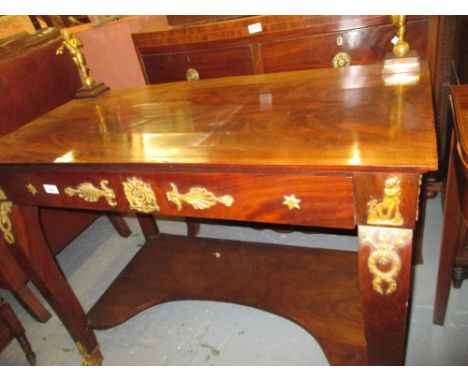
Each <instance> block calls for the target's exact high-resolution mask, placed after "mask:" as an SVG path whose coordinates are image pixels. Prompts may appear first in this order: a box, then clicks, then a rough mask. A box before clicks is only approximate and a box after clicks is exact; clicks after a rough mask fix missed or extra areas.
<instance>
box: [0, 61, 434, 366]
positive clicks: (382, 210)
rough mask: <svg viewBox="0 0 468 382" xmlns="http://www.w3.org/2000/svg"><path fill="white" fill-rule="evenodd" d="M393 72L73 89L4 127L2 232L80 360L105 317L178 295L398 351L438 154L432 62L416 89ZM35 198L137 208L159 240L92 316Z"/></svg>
mask: <svg viewBox="0 0 468 382" xmlns="http://www.w3.org/2000/svg"><path fill="white" fill-rule="evenodd" d="M381 72H382V66H381V65H368V66H352V67H349V68H344V69H342V70H336V69H318V70H309V71H297V72H285V73H271V74H264V75H253V76H240V77H231V78H222V79H212V80H205V81H195V82H176V83H169V84H161V85H153V86H145V87H141V88H133V89H126V90H121V91H110V92H108V93H107V94H105V95H104V96H103V97H100V98H99V99H97V100H91V101H83V100H74V101H71V102H69V103H67V104H65V105H63V106H61V107H59V108H57V109H55V110H54V111H53V112H51V113H48V114H47V115H45V116H43V117H41V118H39V119H37V120H35V121H34V122H31V123H30V124H28V125H26V126H25V127H23V128H21V129H19V130H17V131H15V132H14V133H12V134H10V135H8V136H5V137H3V138H2V139H0V187H1V189H2V191H3V193H4V198H3V201H2V202H1V205H2V207H3V211H4V213H3V216H4V219H5V222H6V225H5V224H4V226H3V229H2V235H0V239H3V241H4V242H5V246H7V247H8V248H9V249H10V250H11V251H12V252H13V253H14V254H15V256H17V257H18V258H20V259H22V260H23V261H24V262H25V263H28V264H29V266H30V267H31V270H32V272H33V274H34V277H33V281H34V282H35V284H36V285H37V286H38V288H39V289H40V290H41V291H42V292H43V294H44V296H47V299H48V301H49V303H50V304H51V306H52V307H53V308H54V309H55V310H56V312H57V314H58V315H59V317H60V318H61V320H62V321H63V323H64V324H65V326H66V327H67V329H68V331H69V333H70V335H71V336H72V337H73V339H74V340H75V341H76V342H77V346H78V348H79V349H80V351H81V352H82V355H83V358H84V363H85V364H89V363H94V364H96V363H99V362H100V361H101V360H102V358H101V354H100V350H99V346H98V344H97V341H96V338H95V336H94V333H93V330H92V329H93V328H108V327H111V326H115V325H118V324H119V323H121V322H123V321H125V320H126V319H127V318H129V317H131V316H133V315H135V314H137V313H138V312H140V311H142V310H143V309H146V308H148V307H150V306H153V305H156V304H158V303H162V302H165V301H170V300H180V299H213V300H218V301H233V302H236V303H242V304H247V305H251V306H256V307H258V308H261V309H265V310H269V311H272V312H275V313H277V314H279V315H283V316H285V317H286V318H289V319H291V320H293V321H295V322H297V323H299V324H300V325H302V326H303V327H304V328H305V329H306V330H308V331H309V332H310V333H311V334H312V335H313V336H314V337H315V338H316V339H317V340H318V342H319V343H320V344H321V346H322V348H323V350H324V352H325V354H326V356H327V358H328V360H329V361H330V363H331V364H371V365H377V364H403V363H404V356H405V338H406V334H405V333H406V320H407V305H408V296H409V292H410V278H411V252H412V248H411V247H412V234H413V230H414V228H415V225H416V221H417V218H418V194H419V190H420V182H421V176H422V174H424V173H425V172H427V171H431V170H435V169H436V168H437V150H436V143H435V130H434V125H433V114H432V101H431V87H430V77H429V70H428V67H427V65H426V64H424V65H423V68H422V71H421V73H420V74H419V75H416V76H413V77H411V76H410V77H409V79H411V82H410V83H406V84H403V83H400V82H395V80H396V79H397V78H399V77H396V78H395V77H390V78H383V77H382V74H381ZM405 78H406V79H407V80H408V77H407V76H406V77H405ZM392 80H393V81H392ZM82 137H87V139H82ZM33 142H34V144H32V143H33ZM51 142H52V143H53V144H51ZM410 147H411V149H409V148H410ZM62 158H67V161H62V160H61V159H62ZM91 195H93V196H94V198H93V199H92V200H91V198H90V196H91ZM40 206H48V207H60V208H70V209H86V210H98V211H120V212H126V211H136V212H137V213H138V214H139V216H140V220H141V221H142V222H143V224H142V226H143V227H144V230H145V236H146V239H147V241H146V244H145V245H144V246H143V247H142V248H141V250H140V251H139V252H138V254H137V255H136V256H135V257H134V259H133V260H132V261H131V262H130V263H129V265H128V267H127V268H126V269H125V270H124V271H123V272H122V274H121V275H120V276H118V277H117V279H116V280H115V281H114V283H113V284H112V285H111V286H110V288H109V289H108V290H107V291H106V292H105V293H104V294H103V296H101V298H100V299H99V300H98V302H97V303H96V305H95V306H94V307H93V308H92V309H91V310H90V311H89V312H88V314H85V312H84V311H83V308H82V307H81V305H80V303H79V301H78V300H77V299H76V297H75V295H74V293H73V290H72V289H71V287H70V286H69V285H68V283H67V281H66V279H65V278H64V276H63V274H62V273H61V272H60V269H58V267H57V264H56V263H55V262H54V261H53V256H52V255H51V254H50V252H49V250H48V248H47V245H46V243H45V241H44V238H43V235H42V233H41V231H40V229H39V224H40V223H39V216H38V207H40ZM148 214H156V215H158V214H161V215H169V216H189V217H196V218H213V219H227V220H238V221H253V222H266V223H278V224H293V225H303V226H320V227H336V228H345V229H352V228H354V227H356V226H357V227H358V240H359V251H358V253H354V252H351V251H339V250H323V249H317V250H314V249H304V248H296V247H275V246H272V245H268V244H256V243H254V244H248V243H242V242H234V241H226V240H214V239H204V238H190V237H181V236H176V235H167V234H160V233H158V231H157V227H156V226H155V225H154V220H152V219H150V220H148V219H147V218H146V219H145V218H144V217H145V216H146V217H148V216H149V217H151V215H148ZM148 222H150V224H148ZM33 249H34V250H33ZM102 271H103V272H105V271H106V270H105V269H103V270H102ZM88 323H89V326H88Z"/></svg>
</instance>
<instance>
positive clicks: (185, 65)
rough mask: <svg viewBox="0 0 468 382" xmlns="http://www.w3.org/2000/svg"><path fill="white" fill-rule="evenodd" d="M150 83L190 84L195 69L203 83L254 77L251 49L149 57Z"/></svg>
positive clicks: (203, 51)
mask: <svg viewBox="0 0 468 382" xmlns="http://www.w3.org/2000/svg"><path fill="white" fill-rule="evenodd" d="M141 59H142V61H143V64H144V65H145V67H146V68H147V70H146V78H147V80H148V83H151V84H156V83H161V82H172V81H187V70H188V69H190V68H194V69H196V70H197V72H198V73H199V76H200V78H201V79H205V78H217V77H226V76H235V75H243V74H254V73H255V67H254V65H253V61H252V51H251V47H250V46H249V45H243V46H238V47H227V48H219V49H201V50H196V51H193V50H192V51H190V50H188V51H183V52H176V53H161V54H150V55H145V56H143V57H142V58H141Z"/></svg>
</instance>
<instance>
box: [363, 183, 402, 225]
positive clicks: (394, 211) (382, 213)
mask: <svg viewBox="0 0 468 382" xmlns="http://www.w3.org/2000/svg"><path fill="white" fill-rule="evenodd" d="M383 194H384V195H383V198H382V201H380V202H379V201H378V200H377V199H371V200H370V201H369V202H368V203H367V208H368V210H367V224H379V225H380V224H382V225H392V226H401V225H403V217H402V216H401V213H400V201H401V186H400V178H398V177H397V176H392V177H390V178H388V179H387V180H386V181H385V187H384V192H383Z"/></svg>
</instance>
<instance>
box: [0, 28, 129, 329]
mask: <svg viewBox="0 0 468 382" xmlns="http://www.w3.org/2000/svg"><path fill="white" fill-rule="evenodd" d="M60 42H61V38H60V33H59V31H58V30H56V29H54V28H48V29H43V30H41V31H40V32H38V33H35V34H32V35H29V34H26V33H25V34H20V35H18V36H14V37H12V38H9V39H7V40H4V41H2V42H1V43H0V78H2V80H1V81H0V92H1V94H2V95H3V97H2V102H0V137H1V136H3V135H6V134H8V133H11V132H12V131H14V130H16V129H18V128H19V127H20V126H22V125H24V124H26V123H27V122H30V121H32V120H33V119H35V118H37V117H39V116H41V115H43V114H45V113H47V112H48V111H50V110H52V109H54V108H55V107H57V106H59V105H61V104H63V103H65V102H67V101H69V100H71V99H73V97H74V94H75V91H76V89H77V88H79V87H80V86H81V81H80V78H79V74H78V71H77V69H76V67H75V66H74V65H73V62H72V61H71V59H69V57H65V58H64V57H57V56H56V54H55V51H56V50H57V48H58V46H59V45H60ZM40 215H41V220H42V221H43V222H44V231H45V232H44V233H45V235H46V238H47V242H48V245H49V246H50V249H51V251H52V253H54V254H57V253H58V252H60V251H61V250H62V249H63V248H64V247H65V246H66V245H67V244H68V243H69V242H70V241H71V240H73V239H74V238H75V237H76V236H77V235H78V234H80V233H81V232H82V231H83V230H84V229H85V228H87V227H88V226H89V225H90V224H91V223H93V222H94V221H95V220H96V219H97V218H98V217H99V216H100V214H98V213H96V212H91V211H76V212H70V211H64V210H60V209H53V210H52V209H41V211H40ZM109 217H110V220H111V222H112V224H113V225H114V227H115V228H116V229H117V231H118V232H119V233H120V234H121V235H122V236H129V235H130V233H131V232H130V230H129V228H128V227H127V225H126V223H125V221H124V220H123V218H122V217H120V216H118V215H114V214H111V215H109ZM0 246H1V245H0ZM0 253H1V256H0V288H5V289H8V290H9V291H11V292H12V293H13V295H14V296H15V297H16V298H17V299H18V301H20V302H21V304H22V305H23V306H24V307H25V309H26V310H28V311H29V312H30V313H31V314H32V315H33V316H34V317H35V318H36V319H37V320H39V321H46V320H47V319H48V318H49V317H50V314H49V313H48V312H47V310H46V309H45V308H44V307H43V305H42V304H41V303H40V302H39V300H38V299H37V298H36V296H35V295H34V294H33V293H32V292H31V290H30V289H29V288H28V287H27V285H26V284H27V282H28V281H29V276H28V271H27V269H24V268H23V267H22V266H21V264H19V263H18V262H17V261H16V260H15V258H14V257H13V256H12V255H11V254H9V253H8V252H4V251H3V250H2V249H1V248H0Z"/></svg>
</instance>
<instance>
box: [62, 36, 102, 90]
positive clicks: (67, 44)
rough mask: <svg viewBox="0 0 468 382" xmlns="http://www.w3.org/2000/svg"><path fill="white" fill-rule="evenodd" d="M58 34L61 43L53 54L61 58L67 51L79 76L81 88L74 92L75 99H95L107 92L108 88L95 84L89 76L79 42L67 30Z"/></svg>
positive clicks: (81, 45)
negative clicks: (61, 39)
mask: <svg viewBox="0 0 468 382" xmlns="http://www.w3.org/2000/svg"><path fill="white" fill-rule="evenodd" d="M60 34H61V36H62V38H63V41H62V44H61V45H60V46H59V47H58V49H57V51H56V52H55V53H56V54H57V55H58V56H62V55H63V53H64V51H65V49H67V50H68V52H69V53H70V56H71V58H72V60H73V62H74V63H75V65H76V67H77V68H78V70H79V72H80V75H81V81H82V83H83V86H82V87H81V88H80V89H78V91H77V92H76V94H75V96H76V98H87V97H95V96H97V95H99V94H101V93H103V92H104V91H106V90H108V89H109V88H108V87H107V86H106V85H104V84H103V83H102V82H101V83H99V84H97V83H96V81H94V79H93V78H92V77H91V76H90V75H89V69H88V66H87V65H86V59H85V56H84V54H83V52H82V50H81V48H83V44H82V43H81V40H80V39H79V38H78V37H76V36H75V35H74V34H73V33H72V32H70V31H69V30H67V29H62V30H61V31H60Z"/></svg>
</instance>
